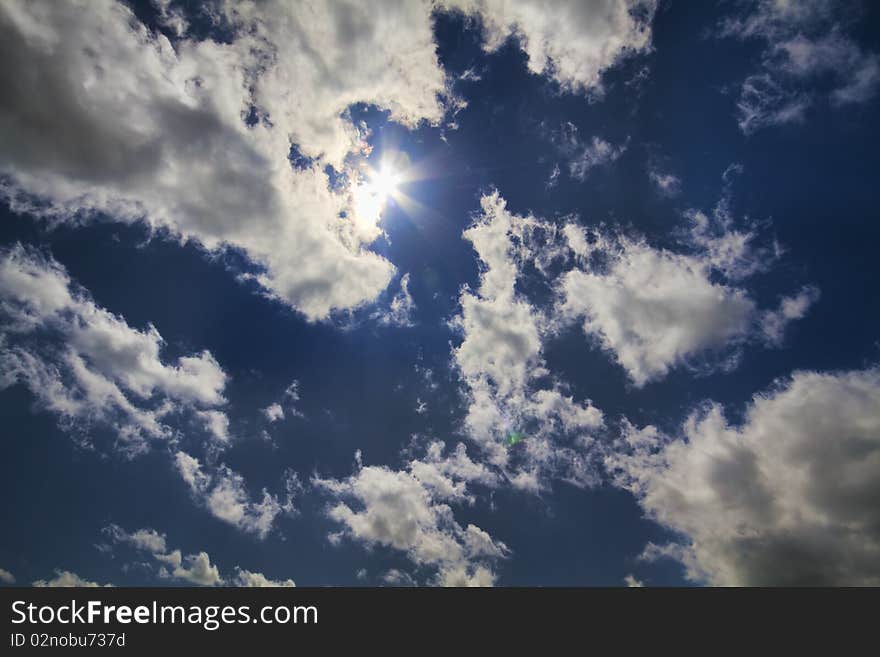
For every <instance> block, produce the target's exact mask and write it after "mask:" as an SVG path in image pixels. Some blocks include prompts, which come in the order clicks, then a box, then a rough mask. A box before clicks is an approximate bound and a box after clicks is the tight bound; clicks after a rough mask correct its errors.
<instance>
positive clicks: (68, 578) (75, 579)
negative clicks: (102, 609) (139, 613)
mask: <svg viewBox="0 0 880 657" xmlns="http://www.w3.org/2000/svg"><path fill="white" fill-rule="evenodd" d="M33 586H37V587H67V588H70V587H74V586H78V587H87V588H96V587H99V586H112V584H98V583H97V582H91V581H89V580H87V579H83V578H82V577H80V576H79V575H77V574H76V573H72V572H70V571H69V570H56V571H55V577H54V578H52V579H50V580H45V579H38V580H37V581H36V582H34V583H33Z"/></svg>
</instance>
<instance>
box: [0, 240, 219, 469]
mask: <svg viewBox="0 0 880 657" xmlns="http://www.w3.org/2000/svg"><path fill="white" fill-rule="evenodd" d="M0 318H2V320H3V327H2V340H0V387H8V386H10V385H13V384H16V383H20V384H23V385H26V386H27V387H28V388H29V389H30V390H31V392H32V393H33V394H34V395H35V396H36V398H37V399H38V400H39V402H40V404H41V405H42V406H44V407H45V408H47V409H48V410H50V411H52V412H54V413H56V414H58V415H59V416H60V418H61V421H62V423H63V424H65V425H68V426H71V427H74V426H80V427H83V428H85V427H88V426H89V425H90V424H91V423H94V422H102V423H106V424H108V425H110V426H111V427H113V428H114V429H115V430H116V433H117V436H118V444H119V446H120V448H121V449H122V450H123V451H125V452H127V453H136V452H139V451H142V450H144V449H146V447H147V443H148V439H153V438H163V439H164V438H168V437H169V436H170V429H169V428H168V427H167V426H165V425H164V424H163V422H162V420H163V418H164V416H166V415H168V414H169V413H171V412H172V411H180V410H183V409H187V408H196V409H198V408H200V407H201V408H204V407H213V406H219V405H222V404H224V403H225V399H224V397H223V389H224V387H225V385H226V379H227V376H226V374H225V373H224V371H223V370H222V368H221V367H220V365H219V364H218V363H217V361H216V360H215V359H214V357H213V356H212V355H211V354H210V353H209V352H208V351H203V352H201V353H200V354H195V355H190V356H182V357H180V358H178V359H177V361H176V362H171V363H165V362H163V360H162V358H161V351H162V347H163V340H162V336H161V335H160V334H159V332H158V331H157V330H156V328H155V327H153V326H148V327H147V328H146V329H144V330H138V329H135V328H132V327H130V326H129V325H128V324H127V323H126V322H125V320H124V319H123V318H121V317H118V316H116V315H113V314H112V313H110V312H108V311H107V310H105V309H103V308H101V307H99V306H97V305H96V304H95V303H94V301H92V299H91V298H90V297H89V295H88V293H87V292H86V291H85V290H83V289H81V288H79V287H78V286H76V285H75V284H74V283H73V282H72V281H71V280H70V278H69V277H68V275H67V273H66V272H65V270H64V268H63V267H62V266H61V265H59V264H58V263H57V262H55V261H54V260H51V259H49V258H46V257H44V256H43V255H41V254H40V253H38V252H37V251H35V250H33V249H28V248H25V247H22V246H21V245H16V246H14V247H12V248H10V249H6V250H2V251H0Z"/></svg>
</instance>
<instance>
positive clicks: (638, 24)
mask: <svg viewBox="0 0 880 657" xmlns="http://www.w3.org/2000/svg"><path fill="white" fill-rule="evenodd" d="M445 4H446V5H447V6H451V7H456V8H459V9H462V10H464V11H465V12H466V13H469V14H472V15H479V16H480V17H481V18H482V22H483V28H484V33H485V44H484V45H485V48H486V49H487V50H489V51H493V50H497V49H498V48H499V47H500V46H501V45H503V44H504V42H505V41H506V40H507V39H508V38H509V37H511V36H515V37H517V38H518V39H519V41H520V43H521V47H522V49H523V50H524V51H525V53H526V54H527V55H528V66H529V70H530V71H532V72H533V73H535V74H542V73H544V74H547V75H550V76H552V77H553V78H554V79H555V80H556V81H557V82H559V84H560V86H561V87H562V88H563V89H565V90H568V91H572V92H582V93H585V92H590V93H593V94H596V93H601V89H602V84H601V75H602V73H603V71H605V70H606V69H608V68H611V67H612V66H614V65H615V64H616V63H617V62H618V61H620V60H621V59H622V58H624V57H626V56H628V55H631V54H634V53H643V52H647V51H648V50H649V49H650V45H651V21H652V20H653V17H654V12H655V11H656V5H657V3H656V2H655V1H654V0H598V1H597V2H581V1H579V0H554V1H551V2H540V1H539V0H523V1H521V2H506V1H505V0H447V1H446V2H445Z"/></svg>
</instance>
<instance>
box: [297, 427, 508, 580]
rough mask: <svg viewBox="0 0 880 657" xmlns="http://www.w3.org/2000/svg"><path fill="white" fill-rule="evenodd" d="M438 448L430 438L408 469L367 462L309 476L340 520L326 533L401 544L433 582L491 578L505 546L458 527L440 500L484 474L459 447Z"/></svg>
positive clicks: (457, 495)
mask: <svg viewBox="0 0 880 657" xmlns="http://www.w3.org/2000/svg"><path fill="white" fill-rule="evenodd" d="M442 449H443V446H442V443H440V444H436V443H435V444H434V445H433V446H432V450H431V453H430V454H429V457H428V462H427V464H426V463H423V462H419V461H414V462H412V463H410V468H409V471H408V472H407V471H402V470H401V471H395V470H391V469H389V468H386V467H378V466H366V467H359V469H358V470H357V472H356V473H355V474H353V475H352V476H351V477H348V478H347V479H342V480H337V479H320V478H315V479H314V480H313V483H314V484H315V486H317V487H318V488H319V489H322V490H324V491H325V492H327V493H328V494H330V495H332V496H333V498H334V500H335V503H334V504H332V505H331V506H330V507H329V508H328V510H327V514H328V516H329V517H330V518H331V519H333V520H335V521H336V522H338V523H340V524H341V525H342V526H343V532H342V533H341V534H332V535H331V537H330V538H331V541H334V540H335V541H338V540H340V538H341V537H342V535H345V536H348V537H349V538H351V539H353V540H357V541H360V542H363V543H365V544H366V545H367V546H373V545H383V546H387V547H391V548H394V549H396V550H400V551H402V552H404V553H405V554H406V555H407V557H408V558H409V559H410V560H411V561H412V562H413V563H414V564H415V565H416V566H418V567H428V568H431V569H433V570H434V571H435V578H434V582H435V583H437V584H439V585H443V586H450V585H451V586H459V585H463V584H460V582H464V581H466V582H470V583H472V584H475V585H486V586H491V585H492V583H493V582H494V580H495V576H494V574H493V572H492V570H491V566H492V563H493V562H494V561H496V560H498V559H500V558H503V557H504V556H505V555H506V554H507V552H508V550H507V547H506V546H505V545H504V543H501V542H500V541H496V540H494V539H492V538H491V537H490V536H489V535H488V534H487V533H485V532H484V531H483V530H481V529H479V528H478V527H476V526H474V525H468V526H467V527H462V526H461V525H460V524H458V522H456V520H455V518H454V516H453V512H452V508H451V507H450V506H449V505H448V504H446V503H445V501H447V500H452V501H454V500H461V499H467V498H468V495H467V492H466V491H467V489H466V486H467V484H468V482H470V481H480V480H483V481H486V480H488V478H490V477H491V475H490V474H489V473H488V471H486V470H485V468H483V467H482V466H480V465H477V464H476V463H474V462H472V461H471V460H470V459H469V458H467V455H466V453H465V452H464V448H463V447H460V448H459V449H458V450H456V453H455V454H454V455H453V456H452V457H451V458H450V459H448V460H447V459H441V456H440V452H442ZM352 505H353V506H354V508H353V506H352Z"/></svg>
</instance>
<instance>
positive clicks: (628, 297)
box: [561, 238, 755, 386]
mask: <svg viewBox="0 0 880 657" xmlns="http://www.w3.org/2000/svg"><path fill="white" fill-rule="evenodd" d="M609 246H611V245H609ZM604 254H605V255H606V257H607V264H606V265H605V267H602V268H599V267H597V268H596V269H595V270H592V269H588V270H586V271H584V270H580V269H574V270H572V271H569V272H568V273H567V274H565V275H564V277H563V279H562V283H561V290H562V294H563V299H564V301H563V304H562V311H563V312H564V313H565V314H567V315H569V316H571V317H584V321H583V328H584V331H585V332H586V333H587V334H589V335H592V336H595V337H596V339H597V340H598V341H599V343H600V344H601V346H602V347H603V348H604V349H607V350H608V351H610V352H611V353H613V354H614V356H615V358H616V359H617V361H618V362H619V363H620V365H621V366H622V367H623V368H624V369H625V370H626V371H627V373H628V374H629V376H630V378H631V379H632V380H633V382H634V383H635V384H636V385H638V386H642V385H644V384H645V383H647V382H648V381H650V380H652V379H658V378H662V377H663V376H665V375H666V373H667V372H668V371H669V369H670V368H671V367H673V366H675V365H679V364H683V363H686V362H687V360H688V358H690V357H692V356H694V355H695V354H698V353H700V352H702V351H705V350H708V349H713V348H714V349H720V348H722V347H724V346H725V345H727V344H728V343H729V342H731V341H735V340H737V339H742V338H744V337H745V336H746V335H747V334H748V332H749V330H750V328H751V322H752V321H753V316H754V314H755V304H754V302H753V301H752V300H751V299H750V298H749V297H748V296H747V295H746V293H745V292H744V291H743V290H740V289H736V288H731V287H728V286H725V285H722V284H720V283H714V282H712V280H711V279H710V276H709V271H708V269H707V267H706V265H705V262H704V261H702V260H701V259H699V258H696V257H693V256H688V255H682V254H677V253H673V252H670V251H666V250H663V249H655V248H652V247H650V246H648V245H647V244H645V243H644V242H639V241H634V240H629V239H627V238H620V239H619V241H618V244H615V245H613V250H612V249H610V248H609V249H607V250H604Z"/></svg>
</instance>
